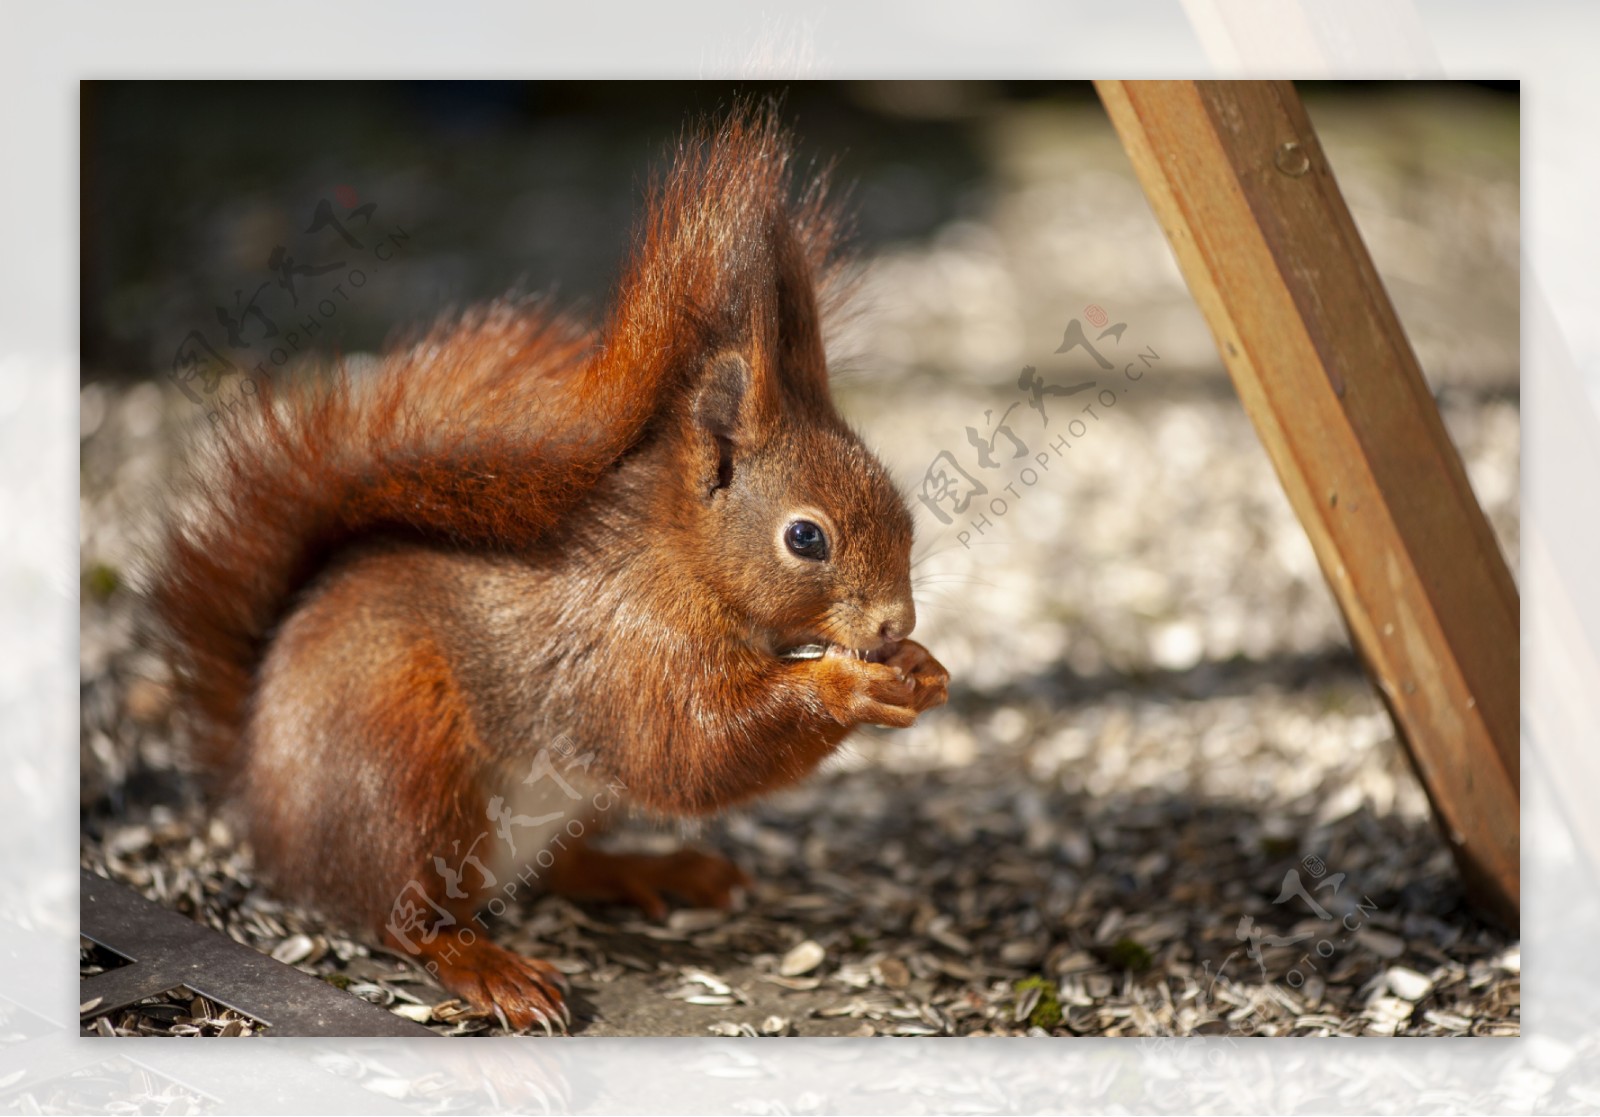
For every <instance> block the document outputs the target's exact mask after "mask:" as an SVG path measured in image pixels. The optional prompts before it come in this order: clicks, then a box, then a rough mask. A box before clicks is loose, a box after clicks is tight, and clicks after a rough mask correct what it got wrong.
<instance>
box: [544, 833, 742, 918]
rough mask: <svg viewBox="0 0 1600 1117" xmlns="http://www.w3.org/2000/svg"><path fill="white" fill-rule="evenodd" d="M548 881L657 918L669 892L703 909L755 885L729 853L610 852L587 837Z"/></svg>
mask: <svg viewBox="0 0 1600 1117" xmlns="http://www.w3.org/2000/svg"><path fill="white" fill-rule="evenodd" d="M548 885H549V889H550V891H552V892H555V893H558V894H559V895H562V896H570V897H572V898H573V899H577V900H599V901H602V902H605V901H610V902H615V903H624V904H632V905H634V906H635V907H638V908H640V909H642V910H643V911H644V913H645V915H647V916H648V917H650V918H651V919H660V918H661V917H662V916H664V915H666V913H667V903H666V900H665V899H664V898H663V894H667V895H672V896H676V897H677V898H678V899H680V900H684V901H687V902H688V903H689V904H690V905H691V906H693V907H697V908H729V907H732V906H733V898H734V893H735V891H737V890H745V889H749V888H750V887H751V885H752V881H751V880H750V877H749V875H748V874H746V873H745V871H744V870H743V869H741V868H739V866H737V865H735V864H734V863H733V862H732V861H729V860H728V859H727V858H726V857H720V856H718V855H717V854H714V853H704V852H701V851H700V850H697V849H680V850H678V851H676V852H674V853H667V854H645V853H607V852H606V851H604V850H598V849H594V848H593V847H592V846H590V845H589V844H588V843H587V842H581V843H577V844H574V845H569V846H568V847H567V849H566V852H564V853H563V854H562V855H561V856H560V857H558V858H557V859H556V862H555V864H554V865H553V866H551V868H550V873H549V877H548Z"/></svg>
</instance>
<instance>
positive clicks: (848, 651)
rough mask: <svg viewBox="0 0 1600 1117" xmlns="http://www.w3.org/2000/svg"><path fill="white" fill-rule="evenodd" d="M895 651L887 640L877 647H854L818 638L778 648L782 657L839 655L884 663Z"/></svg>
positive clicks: (797, 657)
mask: <svg viewBox="0 0 1600 1117" xmlns="http://www.w3.org/2000/svg"><path fill="white" fill-rule="evenodd" d="M892 651H894V645H893V644H890V643H888V642H887V641H885V642H884V643H881V644H879V645H878V646H877V647H876V648H853V647H851V646H849V645H848V644H830V643H827V642H826V641H822V640H818V641H814V642H811V643H801V644H794V645H792V646H790V647H786V648H780V649H778V657H779V658H780V659H822V658H823V657H825V656H837V657H841V658H845V659H864V660H866V661H867V662H868V663H883V662H884V661H885V660H887V659H888V658H889V653H891V652H892Z"/></svg>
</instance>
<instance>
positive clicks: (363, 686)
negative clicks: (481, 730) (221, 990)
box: [239, 580, 570, 1031]
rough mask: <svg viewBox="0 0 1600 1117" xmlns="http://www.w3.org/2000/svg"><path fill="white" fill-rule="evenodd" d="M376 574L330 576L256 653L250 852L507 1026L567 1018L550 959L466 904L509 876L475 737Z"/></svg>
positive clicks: (299, 891) (246, 782) (288, 886)
mask: <svg viewBox="0 0 1600 1117" xmlns="http://www.w3.org/2000/svg"><path fill="white" fill-rule="evenodd" d="M386 584H389V585H392V584H395V583H394V581H393V580H390V581H388V582H382V581H379V582H374V581H368V582H365V583H363V584H362V585H359V586H358V585H355V584H354V583H349V582H344V583H341V582H338V581H335V582H334V583H333V584H332V585H331V586H329V587H328V588H327V589H325V590H324V591H323V592H322V593H320V594H318V595H315V596H313V597H312V598H311V599H310V600H309V601H308V602H307V603H306V604H305V606H303V607H302V609H301V610H299V611H297V612H296V613H295V614H294V615H292V616H291V617H290V618H289V620H288V621H287V622H286V623H285V625H284V626H283V629H282V631H281V632H280V634H279V636H278V639H277V640H276V641H275V643H274V647H273V648H272V649H271V650H270V651H269V653H268V656H267V660H266V662H265V664H264V668H263V671H262V679H261V684H260V687H259V691H258V694H257V702H256V709H255V711H254V715H253V717H252V719H251V724H250V732H249V735H250V748H249V750H248V754H247V757H246V765H245V769H244V772H243V777H244V778H243V781H242V787H241V789H240V790H241V794H240V796H239V806H240V807H242V808H243V811H244V814H245V819H246V822H247V826H248V830H249V832H250V835H251V838H252V843H253V845H254V846H255V850H256V856H257V861H258V864H259V865H260V867H261V868H262V870H263V871H264V873H265V875H266V876H267V877H268V878H269V879H271V880H272V882H273V883H274V884H275V885H276V886H277V887H278V888H279V889H280V890H282V891H284V892H287V893H289V894H291V895H294V896H297V897H299V898H300V899H303V900H306V901H308V902H310V903H312V904H313V905H315V906H317V907H318V908H320V909H322V910H323V911H324V912H325V913H327V914H328V915H332V916H336V917H338V918H341V919H342V920H344V921H346V922H347V923H349V924H351V925H353V929H354V928H356V927H359V928H361V929H363V930H366V931H369V932H371V933H372V934H373V935H374V936H375V937H376V938H377V939H378V940H379V941H381V942H382V943H383V945H384V946H385V947H387V948H388V949H390V950H392V951H393V952H394V953H396V954H397V955H399V956H401V957H403V958H407V959H409V960H410V961H412V962H413V963H415V964H416V965H418V966H421V967H422V968H423V969H425V970H426V971H427V972H428V973H429V974H430V975H432V976H433V977H434V979H435V980H437V981H438V982H439V983H440V984H441V985H442V986H443V987H444V988H445V989H447V990H449V991H450V992H451V993H454V994H455V995H456V996H458V997H460V998H462V999H463V1000H465V1001H466V1002H468V1003H469V1004H470V1005H472V1007H474V1008H476V1009H478V1010H481V1011H484V1012H493V1013H497V1014H498V1015H500V1016H502V1017H503V1018H504V1019H505V1022H506V1024H507V1025H508V1026H509V1027H511V1028H512V1029H514V1030H517V1031H524V1030H530V1029H537V1028H544V1029H546V1030H551V1029H553V1028H562V1029H563V1030H565V1029H564V1027H563V1026H564V1025H565V1024H566V1023H567V1022H569V1020H570V1015H569V1013H568V1010H567V1009H566V1007H565V1005H564V1003H563V999H562V993H561V987H562V986H564V985H565V984H566V981H565V979H564V978H563V977H562V976H561V974H560V972H559V971H557V970H556V969H555V967H553V966H551V965H550V964H549V963H548V962H543V961H540V960H538V959H534V958H527V957H523V956H521V955H519V954H515V953H513V952H512V951H509V950H506V949H504V948H502V947H499V946H496V945H495V944H494V943H492V942H490V941H489V938H488V932H487V930H486V929H485V928H484V926H483V924H481V923H479V922H478V921H477V920H475V919H474V918H473V916H474V913H475V912H477V910H478V908H479V906H480V905H482V904H483V903H485V902H486V901H488V900H489V899H490V897H491V896H493V895H494V894H495V892H496V890H497V888H498V887H503V886H504V884H505V883H506V882H504V881H500V880H498V879H497V878H496V877H495V875H494V869H493V868H492V867H491V864H492V861H493V850H494V847H495V845H496V843H497V842H499V841H500V838H499V836H498V834H497V833H496V828H495V823H494V821H493V819H492V818H491V816H490V815H489V814H488V813H487V806H488V803H487V798H486V795H485V794H484V792H483V790H482V779H481V775H482V772H483V769H484V767H485V763H486V761H485V757H486V750H485V749H484V747H483V744H482V742H480V741H479V739H478V736H477V733H476V730H475V728H474V724H473V718H472V717H471V716H470V710H469V706H468V703H467V700H466V697H465V695H464V694H463V692H462V689H461V687H460V685H459V683H458V680H457V676H456V672H455V670H454V669H453V667H452V664H451V662H450V660H449V658H448V657H447V656H446V655H445V653H444V652H443V651H442V650H441V649H440V648H439V647H438V646H437V644H436V643H435V642H433V641H432V640H430V639H429V638H427V636H426V635H425V634H423V633H421V632H418V631H417V629H416V627H415V626H413V625H411V624H409V623H407V620H408V618H406V617H405V616H404V615H403V613H399V614H397V613H396V612H395V611H393V610H389V609H385V608H384V604H385V602H384V601H383V599H382V598H381V597H378V598H377V599H376V600H374V594H373V593H372V589H371V587H372V586H374V585H379V586H382V585H386ZM401 584H404V583H401Z"/></svg>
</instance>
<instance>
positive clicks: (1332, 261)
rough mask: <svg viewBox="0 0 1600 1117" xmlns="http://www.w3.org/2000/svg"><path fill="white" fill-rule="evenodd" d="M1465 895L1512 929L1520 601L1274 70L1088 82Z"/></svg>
mask: <svg viewBox="0 0 1600 1117" xmlns="http://www.w3.org/2000/svg"><path fill="white" fill-rule="evenodd" d="M1097 88H1098V89H1099V92H1100V97H1101V100H1102V102H1103V103H1104V104H1105V107H1106V110H1107V112H1108V113H1109V114H1110V116H1111V121H1112V123H1113V125H1114V126H1115V127H1116V129H1117V132H1118V133H1119V135H1120V136H1121V138H1122V143H1123V146H1124V148H1125V149H1126V150H1127V152H1128V155H1129V157H1130V159H1131V160H1132V162H1133V166H1134V170H1135V172H1136V173H1137V175H1138V177H1139V181H1140V183H1141V184H1142V185H1143V187H1144V191H1145V194H1146V196H1147V197H1148V198H1149V200H1150V204H1151V207H1152V208H1153V209H1154V210H1155V213H1156V216H1157V217H1158V218H1159V220H1160V222H1161V224H1162V227H1163V228H1164V229H1165V231H1166V234H1167V239H1168V240H1169V241H1170V242H1171V244H1172V248H1173V252H1174V253H1175V255H1176V256H1177V260H1178V264H1179V266H1180V268H1181V269H1182V271H1183V274H1184V277H1185V279H1186V280H1187V282H1188V285H1189V288H1190V290H1191V292H1193V294H1194V297H1195V299H1196V301H1197V302H1198V304H1199V306H1200V308H1201V310H1202V312H1203V313H1204V314H1205V317H1206V319H1207V321H1208V323H1209V324H1210V327H1211V331H1212V334H1213V335H1214V337H1215V339H1216V343H1217V349H1218V351H1219V353H1220V354H1221V356H1222V359H1223V361H1224V363H1225V364H1226V365H1227V368H1228V372H1229V374H1230V376H1232V378H1233V382H1234V385H1235V386H1236V388H1237V389H1238V392H1239V397H1240V399H1241V400H1242V401H1243V403H1244V406H1245V409H1246V410H1247V411H1248V412H1249V414H1250V418H1251V420H1252V422H1253V423H1254V424H1255V427H1256V430H1257V432H1258V433H1259V434H1260V436H1261V439H1262V441H1263V443H1264V444H1265V445H1266V448H1267V451H1268V453H1269V454H1270V456H1271V458H1272V461H1273V465H1274V466H1275V468H1276V469H1277V472H1278V476H1279V478H1280V480H1281V481H1282V483H1283V486H1284V489H1285V490H1286V492H1287V493H1288V496H1289V499H1290V502H1291V503H1292V504H1293V506H1294V509H1295V512H1296V514H1297V515H1298V516H1299V518H1300V521H1301V523H1302V524H1303V525H1304V527H1305V530H1306V532H1307V534H1308V535H1309V536H1310V539H1311V543H1312V545H1313V547H1314V548H1315V550H1316V553H1317V558H1318V560H1319V561H1320V562H1321V564H1322V569H1323V572H1324V574H1325V575H1326V576H1327V579H1328V582H1329V584H1330V586H1331V587H1332V588H1333V592H1334V595H1335V597H1336V598H1337V599H1338V601H1339V605H1340V607H1341V608H1342V609H1343V611H1344V615H1345V619H1346V622H1347V623H1348V625H1349V628H1350V631H1351V634H1352V636H1353V638H1354V642H1355V645H1356V647H1357V648H1358V650H1359V651H1360V653H1361V655H1362V657H1363V658H1364V659H1365V661H1366V663H1367V665H1368V668H1369V669H1370V671H1371V672H1372V675H1373V677H1374V678H1375V679H1376V681H1377V684H1378V687H1379V689H1380V691H1381V692H1382V695H1383V698H1384V700H1385V702H1386V703H1387V705H1388V707H1389V710H1390V713H1391V714H1392V715H1393V717H1394V721H1395V724H1396V726H1397V727H1398V729H1399V732H1400V735H1401V737H1402V738H1403V739H1404V741H1405V742H1406V745H1407V747H1408V748H1409V750H1410V754H1411V758H1412V761H1413V762H1414V764H1415V766H1416V769H1417V772H1418V774H1419V776H1420V777H1421V779H1422V782H1423V784H1424V786H1425V787H1426V788H1427V791H1428V796H1429V798H1430V800H1431V801H1432V803H1433V807H1434V811H1435V814H1436V816H1437V818H1438V820H1439V823H1440V827H1441V829H1442V831H1443V833H1444V835H1445V837H1446V839H1447V840H1448V841H1449V843H1450V846H1451V849H1452V850H1453V851H1454V853H1455V854H1456V857H1457V861H1458V863H1459V864H1460V866H1461V869H1462V873H1463V877H1464V879H1465V881H1466V884H1467V887H1468V890H1469V893H1470V894H1471V895H1472V897H1473V898H1474V899H1476V900H1477V901H1478V902H1479V903H1480V904H1481V906H1482V907H1483V908H1484V909H1485V910H1486V912H1487V913H1488V914H1491V915H1493V916H1494V917H1496V918H1498V919H1499V920H1500V921H1502V922H1504V923H1507V924H1508V925H1510V926H1511V927H1513V928H1514V927H1516V926H1517V923H1518V919H1519V916H1518V911H1519V904H1520V894H1521V884H1520V881H1521V872H1520V867H1519V860H1520V848H1521V841H1520V816H1519V806H1518V795H1519V789H1520V780H1521V775H1520V764H1519V747H1518V742H1519V730H1518V725H1519V709H1518V706H1519V696H1520V688H1519V672H1520V664H1521V655H1520V650H1519V644H1518V636H1519V602H1518V595H1517V590H1516V587H1515V585H1514V584H1513V582H1512V580H1511V575H1510V572H1509V570H1508V569H1507V567H1506V564H1505V560H1504V558H1503V557H1502V555H1501V554H1500V550H1499V547H1498V545H1497V543H1496V541H1495V538H1494V535H1493V533H1492V531H1491V530H1490V527H1489V524H1488V522H1487V520H1486V519H1485V518H1484V515H1483V511H1482V509H1481V508H1480V507H1479V505H1478V502H1477V500H1476V498H1475V497H1474V496H1473V493H1472V489H1471V487H1470V486H1469V485H1468V482H1467V476H1466V472H1465V470H1464V469H1463V467H1462V464H1461V459H1460V456H1459V454H1458V453H1457V452H1456V449H1455V447H1454V445H1452V443H1451V442H1450V439H1449V436H1448V435H1447V434H1446V432H1445V429H1444V424H1443V422H1442V421H1441V419H1440V417H1439V412H1438V408H1437V407H1436V406H1435V404H1434V401H1433V397H1432V395H1431V394H1430V393H1429V391H1428V387H1427V384H1426V383H1425V382H1424V380H1423V378H1422V373H1421V370H1420V369H1419V367H1418V365H1417V360H1416V356H1415V354H1414V353H1413V352H1412V349H1411V345H1410V343H1409V342H1408V341H1407V340H1406V335H1405V331H1404V330H1403V329H1402V328H1401V325H1400V322H1399V319H1398V318H1397V317H1396V315H1395V312H1394V308H1393V306H1392V305H1391V304H1390V301H1389V298H1388V296H1387V294H1386V293H1385V291H1384V289H1383V285H1382V283H1381V282H1380V280H1379V278H1378V274H1377V271H1376V270H1375V269H1374V267H1373V264H1372V260H1371V257H1370V256H1369V255H1368V253H1367V250H1366V246H1365V245H1364V244H1363V243H1362V241H1361V237H1360V235H1359V234H1358V233H1357V231H1356V227H1355V223H1354V221H1353V220H1352V219H1351V216H1350V211H1349V209H1348V207H1347V206H1346V205H1345V202H1344V198H1343V196H1342V195H1341V194H1340V192H1339V187H1338V185H1337V183H1336V182H1335V181H1334V178H1333V173H1332V171H1331V170H1330V169H1329V167H1328V163H1327V160H1326V158H1325V157H1324V155H1323V152H1322V148H1321V146H1320V145H1319V144H1318V142H1317V137H1316V133H1315V132H1314V131H1313V129H1312V127H1311V124H1310V121H1309V120H1308V119H1307V117H1306V113H1305V110H1304V108H1303V106H1302V105H1301V103H1300V98H1299V96H1298V95H1297V94H1296V92H1295V90H1294V87H1293V86H1292V85H1291V84H1290V83H1288V82H1181V81H1177V82H1099V83H1097Z"/></svg>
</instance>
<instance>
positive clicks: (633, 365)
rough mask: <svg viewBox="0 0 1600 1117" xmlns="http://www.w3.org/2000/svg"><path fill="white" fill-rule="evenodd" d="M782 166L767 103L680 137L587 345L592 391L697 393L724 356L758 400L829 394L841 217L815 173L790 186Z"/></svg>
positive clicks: (786, 163) (787, 154) (784, 150)
mask: <svg viewBox="0 0 1600 1117" xmlns="http://www.w3.org/2000/svg"><path fill="white" fill-rule="evenodd" d="M793 162H794V155H793V144H792V141H791V139H790V137H789V135H788V133H787V132H786V131H785V130H784V129H783V127H782V126H781V125H780V124H779V121H778V110H777V106H776V104H775V103H774V102H771V101H756V100H741V101H739V102H736V103H735V105H734V106H733V108H732V109H731V110H730V111H729V112H728V113H727V114H726V115H724V116H723V117H721V118H720V120H718V121H716V122H708V123H705V124H702V125H701V126H700V127H698V128H695V129H692V130H690V131H689V132H687V133H686V134H685V135H684V136H683V137H682V138H681V139H680V140H679V141H678V144H677V146H676V151H675V152H674V158H673V160H672V163H671V167H670V169H669V170H668V171H667V172H666V173H665V174H664V175H662V176H660V177H658V178H656V180H655V181H654V183H653V185H652V187H651V190H650V196H649V199H648V204H647V206H646V210H645V215H644V219H643V221H642V222H641V223H640V226H639V228H638V231H637V234H636V237H635V242H634V250H633V253H632V256H631V258H630V260H629V263H628V266H627V268H626V270H625V271H624V273H623V276H622V280H621V282H620V284H619V286H618V289H617V293H616V298H615V300H614V302H613V305H612V308H611V312H610V315H609V318H608V321H607V323H606V325H605V328H604V331H603V339H602V344H601V345H600V346H599V347H598V349H597V354H598V356H597V359H596V362H595V364H594V366H593V367H592V369H591V375H592V377H593V379H594V380H595V382H596V384H597V385H598V389H597V390H601V391H604V390H606V389H610V390H613V391H615V392H617V393H618V394H619V395H620V394H622V393H626V396H625V400H627V401H663V400H665V399H667V398H670V397H671V396H673V395H675V392H674V391H673V388H674V387H679V388H681V387H689V390H691V391H693V390H694V389H693V387H692V386H691V385H686V384H685V382H686V381H693V380H694V379H695V378H696V377H700V376H702V375H703V374H704V370H705V368H706V367H707V366H706V364H705V362H706V356H707V354H715V353H722V352H728V351H735V352H739V353H741V354H743V356H744V359H745V364H746V372H747V374H748V377H749V382H750V384H751V385H752V386H753V387H754V388H755V394H756V395H757V396H759V397H761V398H762V399H763V401H764V403H776V402H777V400H778V399H780V398H783V397H788V398H791V399H792V398H794V397H796V396H797V395H798V396H800V397H803V398H806V402H807V403H809V402H811V401H810V397H815V396H818V395H819V394H820V396H821V399H822V400H824V401H825V400H826V399H827V373H826V366H825V363H824V361H823V356H822V345H821V336H820V321H821V318H822V314H823V312H824V311H825V310H826V309H827V308H828V305H829V304H831V303H832V302H833V301H834V300H835V298H836V297H838V296H842V294H843V293H844V288H845V286H846V285H845V284H844V283H843V282H842V276H843V273H844V269H843V266H842V265H843V257H842V255H841V253H840V252H839V241H840V238H841V236H842V232H843V219H842V217H841V216H840V213H839V210H838V208H837V206H836V205H835V203H834V202H833V201H832V200H830V198H829V195H828V190H827V184H826V175H825V174H822V173H816V174H811V175H808V176H807V178H806V179H805V181H804V183H803V184H802V185H801V187H800V189H799V190H798V191H796V190H795V189H794V187H795V185H796V183H795V181H794V176H793V174H792V171H793ZM715 359H716V358H713V360H715Z"/></svg>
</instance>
